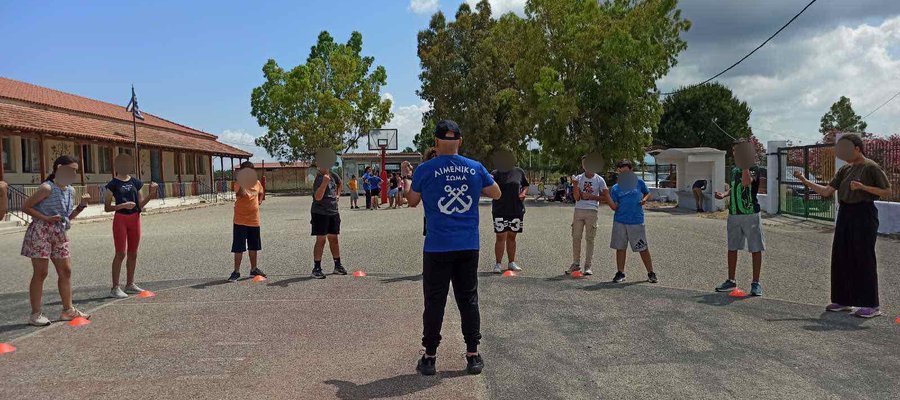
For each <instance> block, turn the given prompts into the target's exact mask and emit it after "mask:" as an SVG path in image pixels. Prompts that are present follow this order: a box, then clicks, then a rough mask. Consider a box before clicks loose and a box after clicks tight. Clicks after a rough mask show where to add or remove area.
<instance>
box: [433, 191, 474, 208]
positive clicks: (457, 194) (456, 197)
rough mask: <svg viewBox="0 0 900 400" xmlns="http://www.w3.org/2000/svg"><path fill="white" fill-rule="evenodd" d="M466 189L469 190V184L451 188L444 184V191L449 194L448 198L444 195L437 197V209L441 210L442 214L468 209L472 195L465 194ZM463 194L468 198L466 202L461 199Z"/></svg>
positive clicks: (470, 205)
mask: <svg viewBox="0 0 900 400" xmlns="http://www.w3.org/2000/svg"><path fill="white" fill-rule="evenodd" d="M466 190H469V185H462V186H461V187H459V188H453V187H451V186H450V185H447V186H444V191H445V192H447V194H448V195H449V196H450V198H449V199H448V198H447V197H446V196H442V197H441V198H440V199H438V209H440V210H441V212H442V213H444V214H448V215H450V214H453V213H460V214H462V213H464V212H466V211H469V209H470V208H472V196H469V195H465V192H466ZM463 195H465V196H466V198H468V199H469V201H468V202H466V200H465V199H463ZM451 206H452V207H451Z"/></svg>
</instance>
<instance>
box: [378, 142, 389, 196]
mask: <svg viewBox="0 0 900 400" xmlns="http://www.w3.org/2000/svg"><path fill="white" fill-rule="evenodd" d="M379 147H381V204H387V202H388V191H387V188H388V178H387V171H385V170H384V167H385V158H386V157H387V151H386V150H385V149H386V148H387V146H386V145H385V146H379Z"/></svg>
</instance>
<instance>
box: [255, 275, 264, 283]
mask: <svg viewBox="0 0 900 400" xmlns="http://www.w3.org/2000/svg"><path fill="white" fill-rule="evenodd" d="M252 280H253V282H265V281H266V277H264V276H262V275H257V276H254V277H253V279H252Z"/></svg>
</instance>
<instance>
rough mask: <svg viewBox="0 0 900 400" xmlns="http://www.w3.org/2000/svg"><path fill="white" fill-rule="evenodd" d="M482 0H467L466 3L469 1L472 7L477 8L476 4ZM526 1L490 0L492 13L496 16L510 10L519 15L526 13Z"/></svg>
mask: <svg viewBox="0 0 900 400" xmlns="http://www.w3.org/2000/svg"><path fill="white" fill-rule="evenodd" d="M479 1H480V0H466V3H469V5H470V6H472V8H475V5H476V4H478V2H479ZM525 2H526V0H490V1H489V3H491V13H493V14H494V16H495V17H499V16H501V15H503V14H506V13H508V12H513V13H515V14H517V15H519V16H524V15H525Z"/></svg>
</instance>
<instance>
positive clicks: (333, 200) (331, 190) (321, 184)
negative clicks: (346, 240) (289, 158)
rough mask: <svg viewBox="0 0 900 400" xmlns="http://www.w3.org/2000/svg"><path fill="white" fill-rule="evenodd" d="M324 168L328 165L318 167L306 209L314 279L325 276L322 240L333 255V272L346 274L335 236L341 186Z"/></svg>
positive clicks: (339, 219) (337, 231) (337, 233)
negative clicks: (308, 220)
mask: <svg viewBox="0 0 900 400" xmlns="http://www.w3.org/2000/svg"><path fill="white" fill-rule="evenodd" d="M328 167H329V166H328V165H325V166H318V170H319V173H318V175H316V180H315V182H314V183H313V203H312V208H311V209H310V212H311V214H312V218H311V220H310V224H312V235H313V236H315V237H316V245H315V246H314V247H313V262H314V266H313V271H312V276H313V278H316V279H325V274H324V273H322V254H323V253H324V252H325V242H326V240H327V241H328V245H329V247H330V248H331V256H332V258H334V274H337V275H347V270H346V269H344V267H343V266H342V265H341V247H340V243H339V242H338V235H339V234H340V233H341V215H340V213H339V212H338V196H340V192H339V191H338V188H340V187H341V180H340V178H339V177H338V176H337V175H335V174H333V173H332V172H331V171H330V170H329V169H328Z"/></svg>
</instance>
